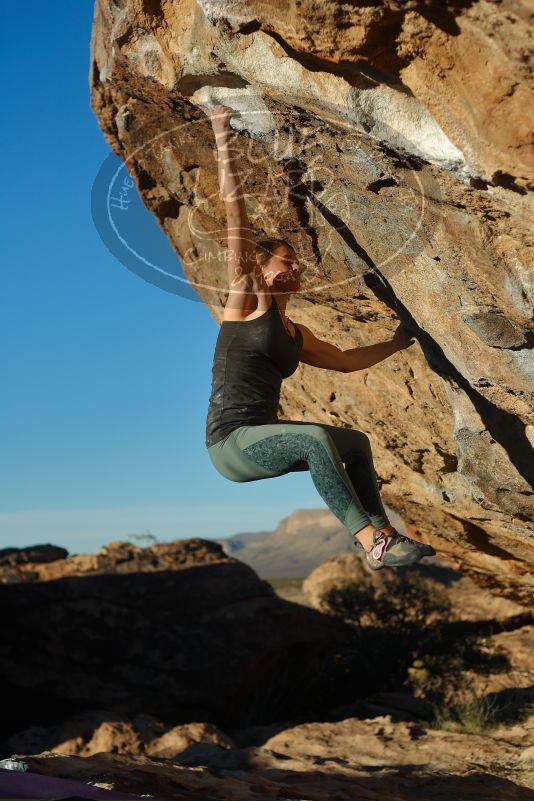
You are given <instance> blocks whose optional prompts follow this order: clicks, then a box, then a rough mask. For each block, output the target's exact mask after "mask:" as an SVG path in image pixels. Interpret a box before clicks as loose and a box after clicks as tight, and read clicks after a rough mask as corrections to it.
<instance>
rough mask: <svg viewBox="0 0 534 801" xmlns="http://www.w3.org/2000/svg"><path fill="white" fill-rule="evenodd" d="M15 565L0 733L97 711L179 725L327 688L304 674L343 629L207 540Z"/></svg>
mask: <svg viewBox="0 0 534 801" xmlns="http://www.w3.org/2000/svg"><path fill="white" fill-rule="evenodd" d="M20 567H21V570H22V569H23V568H24V569H25V570H26V571H27V573H26V576H25V577H23V578H21V579H20V580H18V579H16V578H13V576H12V575H10V576H9V577H8V578H7V580H6V579H5V577H4V580H3V581H2V583H1V584H0V607H1V608H2V637H1V638H0V682H1V685H2V692H3V694H4V699H5V701H6V703H5V704H4V706H3V712H2V721H1V725H0V739H1V738H2V737H4V738H5V737H9V736H12V735H14V734H15V733H17V732H20V731H22V730H24V729H26V728H28V727H29V726H46V725H51V724H53V723H56V722H60V721H62V720H64V719H67V718H69V717H71V716H72V715H73V714H76V713H80V714H81V713H85V712H91V711H94V712H97V711H101V710H105V711H106V714H107V715H108V716H110V715H111V716H112V715H113V714H122V715H124V714H127V715H139V714H148V715H155V716H156V717H158V718H159V719H161V720H162V721H167V722H169V723H170V724H172V725H173V726H174V725H178V724H180V723H189V722H191V721H210V722H213V723H223V724H225V725H231V724H233V725H235V724H237V723H240V724H246V723H251V722H255V723H257V722H264V721H268V720H273V719H279V718H280V717H284V716H285V715H298V714H302V713H303V712H307V711H308V710H309V709H313V708H314V705H315V704H316V703H317V702H319V703H320V701H321V698H322V692H321V688H320V686H315V687H313V686H311V685H312V684H313V681H312V682H311V684H310V682H309V681H308V683H307V684H306V687H308V689H306V688H305V685H304V683H303V681H302V676H303V675H308V676H309V677H310V679H313V678H314V677H319V676H320V675H321V666H322V665H323V662H324V658H325V654H326V653H329V652H331V651H332V650H335V649H336V648H337V646H338V645H339V643H340V642H342V641H344V639H345V637H346V634H347V630H346V627H345V626H344V625H343V624H342V623H341V622H340V621H337V620H335V619H333V618H330V617H327V616H325V615H322V614H320V613H319V612H318V611H316V610H313V609H310V608H308V607H305V606H300V605H298V604H292V603H288V602H286V601H284V600H282V599H281V598H279V597H278V596H277V595H276V594H275V592H274V590H273V589H272V588H271V586H270V585H269V584H267V582H264V581H261V580H260V579H259V578H258V577H257V575H256V574H255V573H254V571H253V570H252V569H251V568H250V567H248V565H244V564H241V563H240V562H238V561H236V560H235V559H232V558H230V557H228V556H226V555H225V554H224V552H223V550H222V548H221V546H220V545H218V544H216V543H214V542H210V541H208V540H201V539H193V540H184V541H174V542H168V543H160V544H157V545H153V546H150V547H148V548H139V547H138V546H136V545H133V544H131V543H128V542H116V543H111V544H110V545H108V546H106V547H105V548H103V549H101V550H100V551H98V552H97V553H96V554H89V555H78V556H73V557H68V558H66V559H65V558H62V559H60V560H58V562H57V563H54V562H50V563H47V564H41V563H38V564H32V563H24V564H23V565H21V566H20ZM45 569H46V571H47V575H46V576H43V577H42V578H38V577H37V578H36V577H35V574H36V573H37V571H39V570H41V571H44V570H45ZM326 680H327V681H328V677H326ZM319 684H320V680H319ZM334 694H335V693H334ZM325 700H326V699H325ZM332 700H335V699H332ZM338 700H340V699H338ZM8 701H9V703H8ZM104 719H106V717H105V716H104Z"/></svg>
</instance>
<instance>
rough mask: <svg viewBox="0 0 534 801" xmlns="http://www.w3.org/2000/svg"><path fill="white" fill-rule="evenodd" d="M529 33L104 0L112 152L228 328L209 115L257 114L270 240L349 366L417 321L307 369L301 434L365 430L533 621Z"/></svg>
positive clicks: (346, 12)
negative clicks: (392, 346)
mask: <svg viewBox="0 0 534 801" xmlns="http://www.w3.org/2000/svg"><path fill="white" fill-rule="evenodd" d="M531 22H532V10H531V8H530V7H529V6H528V4H527V3H525V2H523V1H522V0H502V2H489V0H479V1H478V2H470V3H458V4H443V3H440V2H437V0H429V2H419V0H413V2H409V3H402V2H400V1H397V0H374V1H373V2H371V3H367V4H364V5H354V4H348V3H343V2H341V0H336V1H335V2H332V3H327V4H323V5H321V4H317V3H315V2H312V0H301V2H299V3H288V4H286V3H283V2H279V0H270V1H267V2H261V3H260V2H256V1H255V0H250V2H249V1H248V0H199V2H196V0H169V2H147V1H146V0H122V2H120V3H119V2H115V0H96V4H95V22H94V27H93V37H92V50H91V69H90V86H91V102H92V107H93V110H94V112H95V114H96V115H97V117H98V120H99V123H100V126H101V128H102V130H103V132H104V135H105V137H106V139H107V141H108V143H109V144H110V146H111V148H112V149H113V150H114V151H115V153H117V154H118V155H119V156H121V158H123V159H124V160H128V166H129V169H130V172H131V174H132V176H133V177H134V180H135V183H136V185H137V187H138V189H139V192H140V194H141V197H142V199H143V201H144V203H145V204H146V205H147V207H148V208H149V209H150V210H151V211H152V212H153V213H154V214H155V216H156V217H157V219H158V221H159V222H160V224H161V226H162V228H163V230H164V232H165V234H166V235H167V237H168V239H169V241H170V242H171V244H172V246H173V248H174V249H175V251H176V253H177V254H178V255H179V256H180V257H181V260H182V262H183V269H184V273H185V275H186V277H187V279H188V280H189V282H190V284H191V286H192V287H194V288H195V290H196V291H197V292H198V294H199V296H200V298H201V299H202V301H204V302H205V303H206V304H208V305H209V307H210V310H211V312H212V314H213V316H214V317H215V319H216V320H217V321H220V320H221V316H222V305H223V304H224V301H225V294H226V286H225V270H224V269H221V267H222V260H223V256H224V251H223V248H224V247H225V218H224V209H223V208H222V204H221V201H220V200H219V198H218V189H217V173H216V165H215V160H214V153H213V135H212V132H211V127H210V125H209V123H208V122H207V121H206V118H205V115H204V112H203V111H202V110H201V108H200V106H199V103H201V102H207V101H208V100H209V98H210V97H211V98H212V99H217V100H219V101H221V100H222V101H223V102H226V103H228V104H229V105H232V107H233V108H234V109H236V110H237V111H239V112H240V113H239V114H238V115H237V116H236V118H235V122H234V126H235V129H236V131H238V134H236V136H237V141H238V146H239V147H240V148H241V149H242V153H243V165H244V166H245V165H246V164H251V165H252V169H248V170H247V171H246V179H245V180H246V190H247V193H248V198H247V206H248V208H249V213H250V217H251V221H252V225H253V226H254V228H255V231H256V233H257V235H258V237H259V236H261V235H263V234H265V233H275V232H277V233H279V234H282V235H284V236H286V237H288V238H289V239H290V240H291V241H292V242H293V243H294V245H295V247H296V249H297V251H298V253H299V255H300V257H301V261H302V264H303V265H304V266H306V267H307V272H306V273H305V274H304V279H305V280H304V282H303V289H302V290H301V292H300V294H299V295H298V296H295V297H293V298H292V300H291V302H290V304H289V306H288V313H289V314H290V316H292V317H293V318H294V319H295V320H296V321H297V322H302V323H304V324H306V325H308V326H309V327H310V328H311V329H312V330H313V331H314V332H315V333H316V335H318V336H319V337H321V338H323V339H328V340H330V341H332V342H335V343H336V344H338V345H339V346H340V347H341V348H343V349H349V348H353V347H357V346H359V345H367V344H372V343H375V342H379V341H383V340H385V339H388V338H389V337H390V336H391V334H392V332H393V330H394V328H395V327H396V324H397V321H398V320H399V319H400V320H401V321H402V322H404V323H405V324H406V325H408V326H409V327H410V328H411V330H412V331H413V333H414V336H415V338H416V340H417V343H418V344H417V345H415V346H412V347H411V348H409V349H407V350H406V351H403V352H400V353H397V354H395V355H394V356H391V357H389V358H388V359H387V360H385V361H384V362H382V363H380V364H378V365H375V366H374V367H372V368H370V369H366V370H362V371H353V372H351V373H349V374H338V373H332V372H329V371H325V370H318V369H316V368H313V367H310V366H307V365H303V364H301V365H300V366H299V368H298V369H297V371H296V373H295V374H294V375H293V376H291V378H290V379H289V380H288V381H287V382H285V384H284V387H283V393H282V398H281V415H282V417H284V418H286V419H304V420H316V421H323V422H328V423H334V424H336V425H340V426H350V427H357V428H360V429H362V430H364V431H366V432H367V433H368V434H369V436H370V438H371V442H372V446H373V451H374V454H375V462H376V467H377V472H378V475H379V477H380V482H381V486H382V493H383V496H384V500H385V501H386V502H387V503H388V505H389V506H390V507H391V508H393V509H395V510H396V511H398V512H399V514H401V515H402V517H403V519H404V520H406V521H407V522H408V523H409V524H410V525H411V527H412V531H413V532H415V533H419V534H420V536H421V537H423V538H425V539H428V540H429V541H430V542H432V543H433V544H434V545H435V546H436V548H438V550H440V551H441V552H443V553H445V554H448V555H450V556H451V557H454V558H455V559H456V560H457V562H458V565H459V566H461V567H462V569H465V570H466V571H468V572H469V573H470V575H472V576H473V578H475V579H476V580H477V581H478V582H479V583H481V584H483V585H484V586H486V587H488V588H490V589H493V590H495V591H496V592H498V593H500V594H502V595H506V596H508V597H510V598H511V599H512V600H513V599H516V600H519V599H522V600H523V602H526V601H528V600H529V599H530V596H531V592H532V570H531V565H532V561H533V536H532V535H533V532H534V522H533V518H534V514H533V510H534V504H533V493H532V489H533V472H534V459H533V458H532V457H533V448H532V444H533V443H534V416H533V409H534V404H533V386H534V382H533V378H534V367H533V364H534V360H533V357H532V346H533V344H534V331H533V324H532V307H533V294H534V293H533V284H532V257H531V249H530V246H531V243H532V235H531V230H530V221H531V214H532V204H531V195H530V194H529V190H530V189H531V188H532V183H533V182H532V178H533V167H534V164H533V161H534V160H533V149H532V141H531V132H532V116H531V113H530V112H531V109H532V107H533V103H532V82H531V64H530V61H529V54H530V52H531V44H530V43H531V35H532V28H531ZM529 101H530V102H529ZM143 255H147V254H143ZM148 255H149V254H148ZM206 369H207V370H209V369H210V365H206ZM199 444H200V443H199Z"/></svg>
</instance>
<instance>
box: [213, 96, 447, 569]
mask: <svg viewBox="0 0 534 801" xmlns="http://www.w3.org/2000/svg"><path fill="white" fill-rule="evenodd" d="M209 113H210V119H211V124H212V128H213V132H214V134H215V139H216V145H217V163H218V171H219V183H220V197H221V199H222V200H223V201H224V204H225V208H226V217H227V227H228V230H227V233H228V250H227V267H228V284H229V294H228V300H227V302H226V306H225V308H224V314H223V321H222V323H221V326H220V329H219V334H218V337H217V343H216V346H215V354H214V359H213V368H212V387H211V395H210V399H209V405H208V412H207V419H206V447H207V450H208V454H209V456H210V459H211V461H212V463H213V465H214V467H215V468H216V470H218V471H219V472H220V473H221V474H222V475H223V476H224V477H225V478H228V479H230V480H231V481H256V480H258V479H261V478H274V477H275V476H282V475H285V474H286V473H289V472H292V471H300V470H309V472H310V475H311V477H312V480H313V482H314V484H315V487H316V488H317V490H318V492H319V494H320V495H321V497H322V498H323V500H324V501H325V503H326V505H327V506H328V507H329V508H330V509H331V511H332V512H333V513H334V514H335V515H336V517H337V518H338V519H339V520H340V521H341V523H342V524H343V525H344V526H346V527H347V529H348V530H349V531H350V533H351V534H352V535H353V537H354V544H355V546H356V547H357V548H360V549H363V550H365V552H366V558H367V561H368V563H369V566H370V567H371V568H372V569H374V570H379V569H381V568H383V567H384V566H389V567H399V566H401V565H407V564H411V563H413V562H417V561H418V560H419V559H421V558H422V557H423V556H430V555H432V554H434V553H435V551H434V549H433V548H432V547H431V546H429V545H425V544H424V543H422V542H417V541H415V540H413V539H410V538H409V537H405V536H403V535H401V534H400V533H399V532H398V531H397V530H396V529H395V528H394V527H393V526H392V525H391V524H390V523H389V521H388V518H387V515H386V512H385V510H384V507H383V505H382V501H381V499H380V493H379V489H378V484H377V479H376V473H375V470H374V464H373V457H372V453H371V446H370V441H369V438H368V436H367V435H366V434H365V433H364V432H363V431H358V430H356V429H350V428H338V427H337V426H332V425H327V424H325V423H308V422H305V421H289V422H287V421H279V420H278V418H277V410H278V403H279V398H280V388H281V383H282V380H283V379H284V378H287V377H288V376H290V375H291V374H292V373H294V372H295V370H296V368H297V365H298V363H299V361H301V362H305V363H306V364H310V365H313V366H315V367H321V368H324V369H327V370H337V371H339V372H350V371H352V370H357V369H363V368H365V367H370V366H371V365H373V364H376V363H377V362H379V361H382V360H383V359H385V358H386V357H387V356H389V355H391V354H392V353H395V352H396V351H398V350H402V349H403V348H406V347H408V346H409V345H411V344H413V341H414V340H411V337H410V335H409V334H408V333H407V332H406V329H404V328H403V327H402V326H401V325H399V327H398V328H397V330H396V331H395V334H394V336H393V339H392V340H390V341H388V342H383V343H380V344H379V345H373V346H371V347H370V348H369V347H368V348H355V349H352V350H348V351H342V350H340V349H339V348H337V347H336V346H334V345H332V344H330V343H328V342H325V341H323V340H320V339H317V338H316V337H315V336H314V334H313V333H312V332H311V331H310V329H309V328H307V327H306V326H305V325H302V324H301V323H298V324H296V323H294V322H293V321H292V320H291V319H290V318H288V317H287V316H286V314H285V310H286V304H287V301H288V298H289V297H290V295H291V294H292V293H294V292H296V291H297V290H298V289H300V286H301V283H300V281H301V272H302V271H301V268H300V265H299V262H298V259H297V256H296V254H295V250H294V249H293V247H292V246H291V245H290V244H289V243H288V242H286V241H285V240H283V239H263V240H260V241H258V242H255V241H254V238H253V230H252V229H251V226H250V223H249V220H248V216H247V211H246V207H245V202H244V197H243V192H242V186H241V181H240V178H239V170H238V155H237V153H235V152H234V150H233V148H232V129H231V127H230V116H231V114H232V109H231V108H228V107H227V106H224V105H216V106H214V107H213V108H212V109H211V111H210V112H209Z"/></svg>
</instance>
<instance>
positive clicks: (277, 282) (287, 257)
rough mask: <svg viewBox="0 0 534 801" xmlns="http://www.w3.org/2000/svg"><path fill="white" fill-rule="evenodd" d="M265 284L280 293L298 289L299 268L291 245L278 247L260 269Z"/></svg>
mask: <svg viewBox="0 0 534 801" xmlns="http://www.w3.org/2000/svg"><path fill="white" fill-rule="evenodd" d="M262 272H263V275H264V277H265V282H266V283H267V285H268V286H271V287H273V288H274V289H277V290H278V291H280V292H296V291H297V289H300V286H301V284H300V278H301V272H302V270H301V267H300V265H299V262H298V259H297V255H296V253H295V251H294V250H293V248H292V247H291V245H278V246H277V247H276V248H275V250H274V252H273V255H272V256H270V258H269V259H268V260H267V261H266V262H265V264H264V265H263V267H262Z"/></svg>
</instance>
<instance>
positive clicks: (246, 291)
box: [211, 105, 265, 311]
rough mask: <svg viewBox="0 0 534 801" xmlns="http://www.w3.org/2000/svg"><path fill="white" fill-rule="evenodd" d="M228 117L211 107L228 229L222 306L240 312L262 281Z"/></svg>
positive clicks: (226, 111)
mask: <svg viewBox="0 0 534 801" xmlns="http://www.w3.org/2000/svg"><path fill="white" fill-rule="evenodd" d="M231 114H232V109H231V108H228V106H223V105H218V106H215V107H214V109H213V110H212V112H211V124H212V127H213V132H214V134H215V141H216V144H217V165H218V170H219V188H220V197H221V200H223V201H224V205H225V208H226V222H227V228H228V283H229V286H230V293H229V295H228V301H227V304H226V305H227V307H228V308H231V309H238V310H240V311H244V310H246V309H247V308H249V307H250V306H251V305H253V302H254V299H255V295H256V294H257V292H258V291H259V290H260V289H265V287H264V286H263V285H264V283H265V280H264V279H263V276H262V273H261V271H260V270H259V269H258V265H257V262H256V247H255V242H254V232H253V230H252V228H251V227H250V223H249V219H248V215H247V209H246V206H245V199H244V193H243V187H242V185H241V178H240V175H239V168H238V160H239V151H238V150H237V148H235V147H234V145H233V144H232V138H233V136H234V133H233V131H232V129H231V128H230V116H231Z"/></svg>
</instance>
